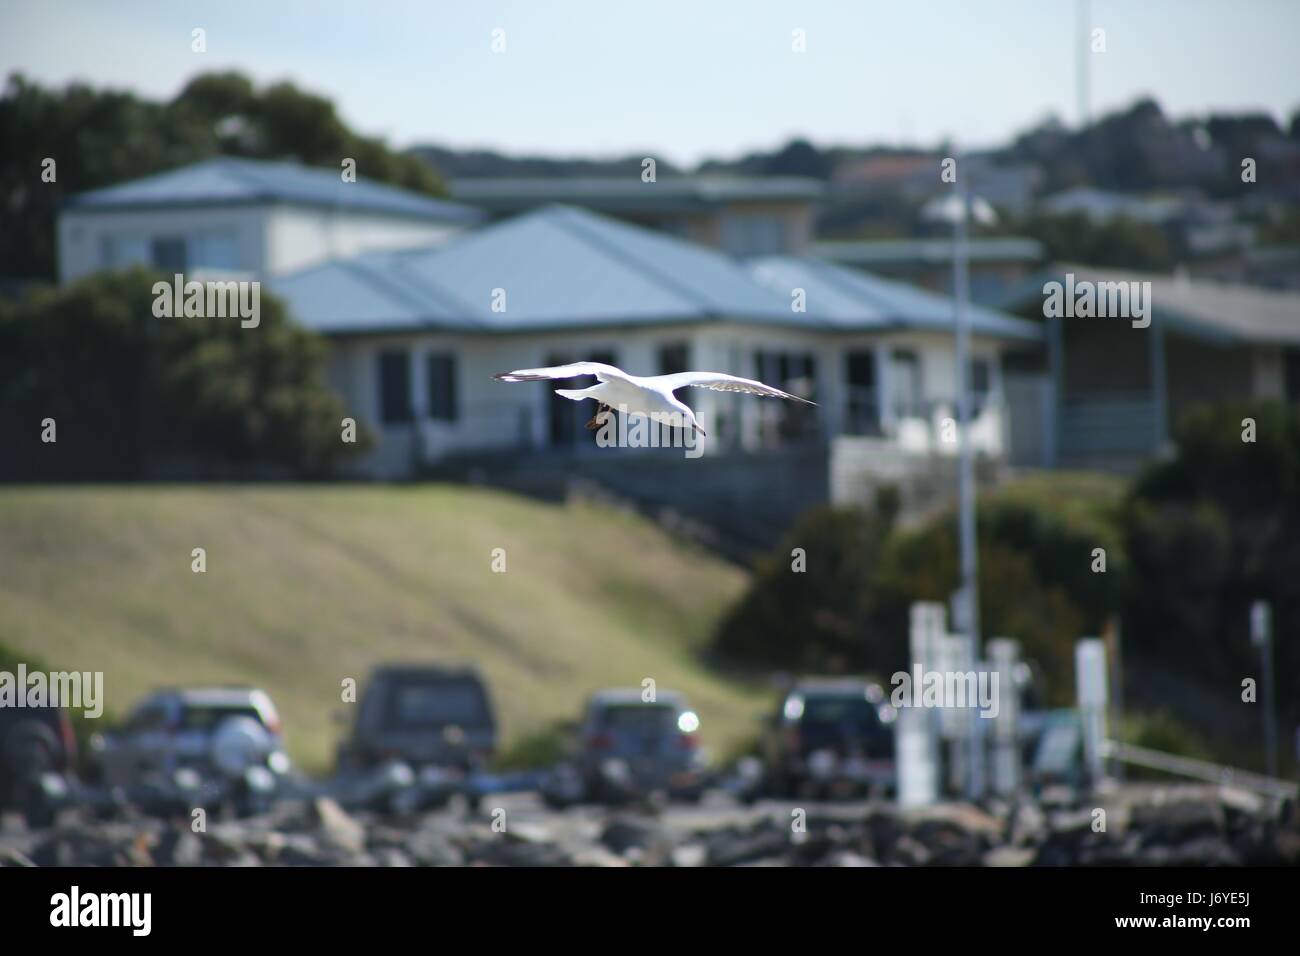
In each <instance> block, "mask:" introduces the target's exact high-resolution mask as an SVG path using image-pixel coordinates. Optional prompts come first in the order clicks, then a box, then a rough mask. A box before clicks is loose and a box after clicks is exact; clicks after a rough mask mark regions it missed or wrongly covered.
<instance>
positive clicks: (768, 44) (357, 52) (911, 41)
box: [0, 0, 1300, 165]
mask: <svg viewBox="0 0 1300 956" xmlns="http://www.w3.org/2000/svg"><path fill="white" fill-rule="evenodd" d="M1087 7H1088V13H1087V23H1088V26H1089V30H1088V32H1089V35H1091V31H1092V30H1093V29H1100V30H1104V31H1105V47H1106V48H1105V51H1104V52H1098V53H1091V52H1090V53H1089V54H1088V58H1087V59H1088V72H1089V75H1090V82H1089V85H1088V89H1089V102H1090V104H1091V109H1092V113H1093V115H1094V116H1097V115H1100V114H1103V113H1105V112H1107V111H1109V110H1113V109H1118V108H1123V107H1125V106H1128V105H1129V104H1131V103H1132V102H1133V101H1134V100H1135V99H1137V98H1138V97H1140V96H1143V95H1151V96H1154V97H1155V98H1156V99H1157V100H1158V101H1159V102H1160V104H1161V105H1162V106H1163V107H1164V108H1165V110H1166V112H1167V113H1169V114H1171V115H1173V116H1176V117H1180V118H1181V117H1183V116H1186V115H1204V114H1206V113H1208V112H1210V111H1238V112H1239V111H1245V110H1263V111H1267V112H1269V113H1271V114H1273V115H1274V116H1275V117H1276V118H1277V119H1278V120H1279V122H1281V121H1284V120H1285V119H1286V118H1287V117H1289V116H1290V115H1291V113H1292V112H1293V111H1294V110H1296V109H1297V108H1300V57H1298V56H1297V52H1296V42H1297V38H1300V0H1091V2H1090V3H1088V4H1087ZM1078 11H1079V3H1078V2H1077V0H931V2H925V0H896V2H890V3H884V2H877V0H839V2H819V0H796V2H775V0H740V2H735V0H685V2H683V0H656V2H653V3H634V2H630V0H600V2H588V0H532V2H514V3H511V2H493V0H475V2H472V3H471V2H463V3H448V2H442V0H365V2H357V0H186V2H177V0H113V2H107V0H0V73H3V74H5V75H8V74H9V73H10V72H13V71H15V70H16V71H20V72H22V73H24V74H26V75H27V76H28V77H29V78H31V79H34V80H37V81H40V82H42V83H47V84H58V85H62V84H64V83H66V82H68V81H70V80H74V79H78V80H86V81H89V82H91V83H93V84H95V85H97V86H110V87H114V88H126V89H130V90H133V91H135V92H137V93H140V94H143V95H147V96H150V97H156V98H166V97H171V96H173V95H175V93H176V92H177V91H178V90H179V89H180V88H181V86H182V85H183V84H184V83H185V81H186V80H187V79H188V78H189V77H191V76H193V75H194V74H195V73H198V72H203V71H205V70H225V69H237V70H241V71H243V72H245V73H247V74H249V75H250V76H251V77H252V78H253V79H254V80H255V81H257V82H259V83H263V82H270V81H275V80H282V79H289V80H292V81H293V82H295V83H296V84H298V85H300V86H302V87H304V88H306V89H309V90H311V91H313V92H319V93H323V94H325V95H328V96H329V97H331V98H332V99H333V100H334V101H335V103H336V104H337V106H338V108H339V111H340V113H341V115H342V116H343V118H344V120H345V121H346V122H348V124H349V125H351V126H352V127H353V128H354V129H355V130H357V131H358V132H361V133H363V134H366V135H371V136H382V137H384V138H386V139H387V140H388V141H389V143H390V144H391V145H394V146H397V147H406V146H410V145H414V144H417V143H428V142H433V143H439V144H443V145H449V146H453V147H457V148H469V147H486V148H492V149H497V150H501V151H504V152H508V153H511V154H517V155H518V154H537V155H547V156H577V155H584V156H598V157H608V156H621V155H629V154H631V155H641V154H644V155H655V156H659V157H663V158H666V159H668V160H669V161H671V162H675V163H679V164H687V165H691V164H694V163H696V162H698V161H699V160H701V159H703V158H705V157H717V158H734V157H736V156H739V155H741V154H743V153H745V152H748V151H750V150H755V149H770V148H772V147H774V146H778V145H780V144H781V143H784V142H785V141H787V140H788V139H790V138H791V137H793V136H803V137H806V138H808V139H810V140H812V141H813V142H815V143H817V144H819V145H823V146H825V145H832V144H839V143H845V144H859V145H863V144H869V143H885V144H901V143H905V142H906V143H916V144H919V145H934V144H937V143H938V142H940V141H941V140H944V139H950V140H952V141H953V142H955V143H956V144H957V145H958V146H960V147H962V148H968V149H969V148H977V147H982V146H991V145H996V144H998V143H1001V142H1004V141H1005V140H1006V139H1007V138H1008V137H1010V136H1011V135H1013V134H1014V133H1016V132H1019V131H1022V130H1024V129H1025V128H1027V127H1029V126H1031V125H1033V124H1034V123H1036V122H1037V121H1039V120H1041V119H1042V118H1043V117H1045V116H1046V115H1048V114H1055V115H1057V116H1058V117H1060V118H1061V119H1062V120H1064V121H1065V122H1067V123H1070V124H1074V123H1076V122H1077V119H1078V116H1079V105H1078V104H1079V98H1078V88H1079V87H1078V83H1077V77H1078V69H1077V65H1076V51H1077V49H1078V44H1079V43H1080V42H1084V41H1082V40H1080V39H1079V38H1080V37H1081V36H1082V35H1083V33H1082V31H1081V28H1080V16H1079V12H1078ZM195 28H202V29H203V30H204V31H206V45H207V50H206V52H202V53H196V52H194V51H193V50H192V49H191V42H192V41H191V36H192V31H193V30H194V29H195ZM796 30H801V31H803V34H802V35H803V37H804V38H805V49H804V51H803V52H796V51H795V50H794V45H795V33H794V31H796ZM494 31H503V33H497V34H495V36H496V38H497V40H498V45H499V40H500V39H501V38H502V37H504V46H505V48H504V50H503V51H501V52H495V51H494V49H493V43H494ZM1088 42H1091V40H1090V39H1089V41H1088Z"/></svg>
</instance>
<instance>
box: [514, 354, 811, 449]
mask: <svg viewBox="0 0 1300 956" xmlns="http://www.w3.org/2000/svg"><path fill="white" fill-rule="evenodd" d="M582 375H594V376H596V378H597V380H598V382H597V384H596V385H592V386H591V387H590V388H557V389H556V390H555V394H556V395H563V396H564V397H565V398H569V399H572V400H573V401H575V402H580V401H582V400H583V399H584V398H594V399H595V400H596V401H597V402H598V403H599V405H600V407H599V408H598V409H597V411H596V414H595V416H594V417H593V418H592V419H591V421H589V422H587V428H589V429H595V428H599V427H601V426H602V425H603V424H605V419H606V418H608V417H609V413H610V412H611V411H613V410H614V409H616V408H617V409H619V410H620V411H622V412H624V413H625V414H627V415H644V416H646V417H647V418H650V419H652V420H654V421H664V422H667V423H668V424H670V425H672V426H673V427H675V428H691V429H694V430H695V431H698V432H699V433H700V434H701V435H707V434H708V433H707V432H706V431H705V430H704V429H703V428H701V427H700V425H699V422H697V421H696V420H695V413H694V412H693V411H691V410H690V408H688V407H687V405H686V403H685V402H682V401H680V400H679V399H678V398H677V396H676V395H674V394H673V392H675V391H676V390H677V389H679V388H686V387H687V386H694V387H695V388H710V389H713V391H715V392H745V393H747V394H749V395H765V396H767V397H768V398H788V399H790V400H791V401H793V402H802V403H803V404H805V405H815V404H816V402H810V401H808V400H807V399H806V398H800V397H799V396H798V395H791V394H790V393H789V392H783V391H781V390H780V389H779V388H773V387H772V386H771V385H764V384H763V383H762V382H756V381H754V380H753V379H750V378H740V377H739V376H736V375H728V374H727V373H725V372H677V373H675V374H673V375H649V376H645V377H642V376H639V375H629V374H628V373H627V372H625V371H623V370H622V369H621V368H615V367H614V366H612V365H603V364H601V363H600V362H573V363H571V364H569V365H553V366H551V367H550V368H521V369H516V370H515V371H513V372H498V373H497V374H496V375H493V376H492V377H493V378H495V379H497V380H498V381H501V382H543V381H547V380H548V379H561V378H578V377H579V376H582Z"/></svg>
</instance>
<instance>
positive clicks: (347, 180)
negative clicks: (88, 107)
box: [58, 156, 482, 282]
mask: <svg viewBox="0 0 1300 956" xmlns="http://www.w3.org/2000/svg"><path fill="white" fill-rule="evenodd" d="M360 172H361V173H364V169H363V170H360ZM345 174H346V175H345ZM481 219H482V215H481V214H480V213H479V212H478V211H477V210H475V209H473V208H472V207H469V206H464V205H461V204H459V203H454V202H448V201H445V200H440V199H434V198H432V197H430V196H425V195H422V194H419V193H415V192H411V191H409V190H405V189H398V188H396V187H393V186H388V185H385V184H382V183H378V182H374V181H371V180H369V179H366V178H365V176H364V175H356V176H352V175H351V171H349V170H345V169H343V168H342V167H340V168H339V169H315V168H311V167H307V166H302V165H299V164H297V163H289V162H268V161H265V160H254V159H239V158H234V157H228V156H221V157H216V158H213V159H209V160H205V161H203V162H199V163H193V164H191V165H189V166H183V167H180V168H178V169H172V170H168V171H166V172H162V173H157V174H155V175H152V176H145V177H143V178H141V179H135V180H131V181H129V182H125V183H119V184H118V185H115V186H108V187H106V188H103V189H96V190H92V191H90V192H86V193H82V194H80V195H78V196H74V197H72V198H70V199H69V200H68V201H67V202H66V203H65V204H64V206H63V207H62V208H61V209H60V211H59V217H58V246H59V278H60V281H62V282H69V281H72V280H74V279H77V278H80V277H81V276H83V275H86V274H88V273H91V272H95V271H98V270H100V269H115V268H123V267H126V266H130V265H133V264H147V265H152V266H155V267H157V268H160V269H162V270H164V271H168V272H172V271H174V272H180V273H191V272H196V271H205V272H210V273H225V274H240V275H244V276H248V277H251V278H253V279H264V278H269V277H271V276H275V275H281V274H283V273H286V272H290V271H294V270H298V269H302V268H305V267H308V266H311V265H314V264H316V263H318V262H322V261H325V260H326V259H331V258H337V257H346V256H352V255H356V254H358V253H361V252H365V251H370V250H382V249H397V248H410V247H414V246H430V245H437V244H440V243H443V242H446V241H447V240H448V239H449V238H450V237H451V236H453V235H455V234H456V233H458V232H460V231H461V230H463V229H466V228H468V227H470V226H473V225H475V224H477V223H478V222H479V221H481Z"/></svg>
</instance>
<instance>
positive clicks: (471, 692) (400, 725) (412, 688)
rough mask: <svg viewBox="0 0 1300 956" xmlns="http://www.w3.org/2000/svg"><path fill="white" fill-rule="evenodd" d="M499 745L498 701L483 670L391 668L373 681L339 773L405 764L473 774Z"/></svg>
mask: <svg viewBox="0 0 1300 956" xmlns="http://www.w3.org/2000/svg"><path fill="white" fill-rule="evenodd" d="M496 743H497V729H496V720H495V718H494V717H493V715H492V705H491V701H490V700H489V698H488V693H487V688H486V687H485V686H484V684H483V681H482V679H481V678H480V677H479V675H478V673H477V672H476V671H475V670H473V669H472V668H468V667H464V668H455V667H442V666H434V665H387V666H384V667H380V668H378V669H376V670H375V671H374V673H373V674H371V676H370V680H369V682H368V683H367V685H366V688H365V693H364V694H363V695H362V698H361V702H360V705H359V709H358V711H357V716H356V721H355V722H354V723H353V725H352V731H351V734H350V735H349V737H348V739H347V740H345V741H344V742H343V743H342V744H341V745H340V746H339V750H338V765H339V770H341V771H355V770H365V769H368V768H371V767H375V766H377V765H379V764H383V763H386V762H388V761H392V760H400V761H402V762H403V763H406V764H409V765H410V766H411V767H413V768H417V769H418V768H422V767H440V768H448V769H457V770H462V771H466V772H469V771H474V770H478V769H480V768H482V767H483V766H484V765H485V764H486V762H487V761H488V759H489V758H490V757H491V756H492V752H493V751H494V750H495V749H496Z"/></svg>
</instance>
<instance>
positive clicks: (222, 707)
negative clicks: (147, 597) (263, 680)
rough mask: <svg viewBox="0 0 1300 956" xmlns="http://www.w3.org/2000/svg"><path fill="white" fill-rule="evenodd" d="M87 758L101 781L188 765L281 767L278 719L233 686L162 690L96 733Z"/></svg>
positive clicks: (231, 770)
mask: <svg viewBox="0 0 1300 956" xmlns="http://www.w3.org/2000/svg"><path fill="white" fill-rule="evenodd" d="M89 759H90V761H91V762H92V764H93V769H94V771H95V774H96V776H98V777H99V778H100V779H101V780H102V782H103V783H105V784H107V785H109V786H116V785H129V784H133V783H137V782H139V781H140V780H142V779H144V778H146V777H147V776H149V775H152V774H167V775H170V774H173V773H175V772H176V771H177V770H181V769H192V770H194V771H196V772H198V773H200V774H201V775H203V776H224V777H237V776H239V775H241V774H242V773H243V772H244V771H245V770H247V769H248V768H249V767H254V766H259V765H261V766H268V767H269V768H270V769H272V770H274V771H276V772H284V771H286V770H287V769H288V757H287V756H286V755H285V753H284V740H283V737H282V735H281V728H280V716H279V714H277V713H276V710H275V705H274V704H273V703H271V698H270V697H269V696H267V694H266V693H265V692H264V691H261V690H257V689H256V688H241V687H204V688H193V689H188V690H163V691H157V692H155V693H153V694H150V695H149V696H148V697H146V698H145V699H144V700H142V701H141V702H140V703H139V704H137V705H136V706H135V708H134V709H132V711H131V713H130V715H129V716H128V717H127V719H126V721H125V723H124V724H123V725H122V727H121V728H120V729H119V730H116V731H109V732H107V733H103V734H96V735H95V737H94V738H93V739H92V740H91V743H90V758H89Z"/></svg>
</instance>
